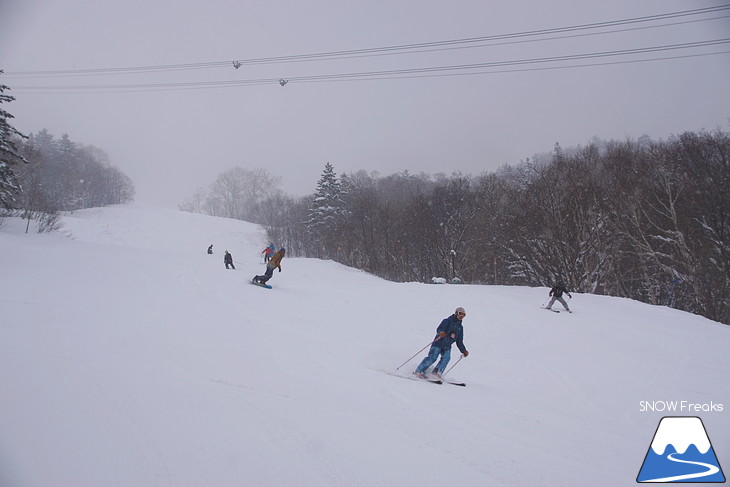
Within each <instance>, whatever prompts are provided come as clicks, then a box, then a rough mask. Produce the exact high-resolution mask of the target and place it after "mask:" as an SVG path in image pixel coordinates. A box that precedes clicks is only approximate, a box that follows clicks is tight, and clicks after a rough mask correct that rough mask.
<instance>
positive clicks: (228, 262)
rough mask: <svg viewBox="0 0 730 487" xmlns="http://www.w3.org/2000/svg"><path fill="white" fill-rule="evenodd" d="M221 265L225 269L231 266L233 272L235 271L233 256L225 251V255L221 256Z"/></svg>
mask: <svg viewBox="0 0 730 487" xmlns="http://www.w3.org/2000/svg"><path fill="white" fill-rule="evenodd" d="M223 263H224V264H225V265H226V269H228V266H231V268H232V269H233V270H234V271H235V270H236V266H234V265H233V256H232V255H231V254H230V253H229V252H228V251H227V250H226V255H224V256H223Z"/></svg>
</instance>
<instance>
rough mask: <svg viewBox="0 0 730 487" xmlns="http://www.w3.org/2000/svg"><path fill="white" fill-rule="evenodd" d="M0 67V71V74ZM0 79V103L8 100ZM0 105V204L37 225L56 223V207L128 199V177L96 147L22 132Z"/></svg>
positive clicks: (130, 191) (131, 192)
mask: <svg viewBox="0 0 730 487" xmlns="http://www.w3.org/2000/svg"><path fill="white" fill-rule="evenodd" d="M1 73H2V71H0V74H1ZM8 90H9V88H8V87H7V86H5V85H2V84H0V104H2V103H8V102H11V101H13V100H14V98H13V97H12V96H10V95H9V94H7V93H6V91H8ZM12 118H13V116H12V115H11V114H10V113H9V112H7V111H5V110H2V109H0V210H2V211H4V212H5V214H12V215H21V216H23V217H24V218H27V219H28V222H29V223H30V221H31V220H36V221H37V222H38V231H45V230H52V229H54V228H58V226H59V225H60V223H59V222H60V212H62V211H72V210H79V209H84V208H93V207H100V206H106V205H113V204H122V203H128V202H130V201H132V200H133V199H134V193H135V188H134V184H133V182H132V180H131V179H130V178H129V177H127V176H126V175H125V174H124V173H122V172H121V171H120V170H119V169H117V168H116V167H114V166H112V165H111V163H110V160H109V156H108V155H107V154H106V153H105V152H104V151H102V150H101V149H99V148H97V147H94V146H91V145H82V144H79V143H77V142H74V141H72V140H71V138H70V137H69V136H68V135H67V134H63V135H62V136H61V137H60V138H56V137H55V136H53V135H52V134H51V133H49V132H48V131H47V130H45V129H43V130H41V131H40V132H38V133H35V134H33V133H31V134H30V135H28V136H26V135H23V134H21V133H20V132H19V131H18V130H16V129H15V128H13V127H12V125H11V124H10V120H11V119H12Z"/></svg>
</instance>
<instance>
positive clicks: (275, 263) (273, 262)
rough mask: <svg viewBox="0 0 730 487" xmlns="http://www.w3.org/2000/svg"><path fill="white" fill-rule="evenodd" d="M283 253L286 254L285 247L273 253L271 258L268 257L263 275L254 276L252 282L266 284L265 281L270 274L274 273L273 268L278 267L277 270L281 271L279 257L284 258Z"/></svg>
mask: <svg viewBox="0 0 730 487" xmlns="http://www.w3.org/2000/svg"><path fill="white" fill-rule="evenodd" d="M284 254H286V249H285V248H284V247H282V248H281V249H280V250H279V251H278V252H277V253H275V254H274V256H273V257H271V259H269V262H268V263H267V264H266V272H265V273H264V275H263V276H254V278H253V282H255V283H256V284H266V281H268V280H269V279H271V276H272V275H273V274H274V269H279V272H281V259H283V258H284Z"/></svg>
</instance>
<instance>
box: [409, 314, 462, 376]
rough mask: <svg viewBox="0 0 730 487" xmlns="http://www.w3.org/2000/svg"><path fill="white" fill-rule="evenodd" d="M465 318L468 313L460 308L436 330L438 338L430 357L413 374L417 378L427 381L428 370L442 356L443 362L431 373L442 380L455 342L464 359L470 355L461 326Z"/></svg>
mask: <svg viewBox="0 0 730 487" xmlns="http://www.w3.org/2000/svg"><path fill="white" fill-rule="evenodd" d="M465 316H466V311H464V308H462V307H461V306H459V307H458V308H456V310H455V311H454V314H453V315H451V316H449V317H448V318H445V319H444V320H443V321H441V324H440V325H439V326H438V328H436V338H434V340H433V342H432V343H431V349H430V350H429V351H428V355H427V356H426V357H425V358H424V359H423V360H422V361H421V363H420V364H419V365H418V367H416V371H415V372H413V373H414V374H415V375H416V376H418V377H420V378H422V379H425V378H426V369H428V368H429V367H430V366H431V364H433V363H434V362H435V361H436V359H437V358H439V355H441V360H439V363H438V364H437V365H436V367H434V369H433V370H432V371H431V375H432V376H435V377H437V378H439V379H440V378H441V373H442V372H443V371H444V369H446V365H447V364H448V363H449V360H451V345H452V344H453V343H454V342H456V347H457V348H458V349H459V351H460V352H461V353H462V354H463V355H464V357H466V356H468V355H469V352H468V351H467V350H466V347H465V346H464V327H463V326H462V324H461V320H463V319H464V317H465Z"/></svg>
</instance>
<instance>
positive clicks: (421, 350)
mask: <svg viewBox="0 0 730 487" xmlns="http://www.w3.org/2000/svg"><path fill="white" fill-rule="evenodd" d="M439 338H441V337H439ZM436 340H438V338H436V339H435V340H432V341H430V342H428V344H427V345H426V346H425V347H423V348H422V349H420V350H419V351H417V352H416V353H414V354H413V357H411V358H409V359H408V360H406V361H405V362H403V363H402V364H400V365H399V366H398V367H396V368H395V370H399V369H400V368H401V367H403V366H404V365H405V364H407V363H408V362H410V361H411V360H413V358H414V357H415V356H416V355H418V354H419V353H421V352H423V351H424V350H426V349H427V348H428V347H429V346H431V344H433V342H435V341H436Z"/></svg>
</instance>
